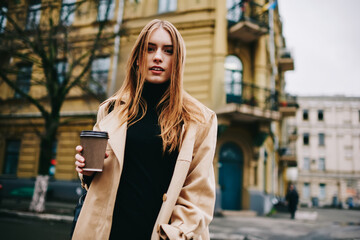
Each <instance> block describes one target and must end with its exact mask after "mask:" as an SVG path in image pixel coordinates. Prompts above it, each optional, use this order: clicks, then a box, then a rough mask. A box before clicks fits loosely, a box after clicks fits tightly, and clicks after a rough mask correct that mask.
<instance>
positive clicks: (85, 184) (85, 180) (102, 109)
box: [79, 101, 107, 190]
mask: <svg viewBox="0 0 360 240" xmlns="http://www.w3.org/2000/svg"><path fill="white" fill-rule="evenodd" d="M106 102H107V101H105V102H104V103H102V104H101V105H100V106H99V110H98V112H97V117H96V123H95V125H94V127H93V130H94V131H97V130H98V127H97V126H98V123H99V122H100V120H101V119H103V118H104V117H105V116H106V105H107V104H106ZM79 178H80V181H81V186H82V188H84V189H86V190H89V187H90V183H91V181H92V179H93V176H92V177H87V176H84V175H82V174H81V173H79Z"/></svg>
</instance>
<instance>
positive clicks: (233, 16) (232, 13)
mask: <svg viewBox="0 0 360 240" xmlns="http://www.w3.org/2000/svg"><path fill="white" fill-rule="evenodd" d="M243 4H244V1H241V0H227V1H226V8H227V10H228V12H227V16H226V18H227V20H229V21H230V22H233V23H236V22H238V21H240V19H241V18H242V17H243V12H244V9H243Z"/></svg>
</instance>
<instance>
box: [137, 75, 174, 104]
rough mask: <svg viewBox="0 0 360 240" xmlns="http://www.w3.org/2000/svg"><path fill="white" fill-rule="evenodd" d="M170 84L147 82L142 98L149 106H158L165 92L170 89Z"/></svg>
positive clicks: (168, 82)
mask: <svg viewBox="0 0 360 240" xmlns="http://www.w3.org/2000/svg"><path fill="white" fill-rule="evenodd" d="M169 84H170V81H166V82H164V83H160V84H155V83H149V82H145V83H144V87H143V91H142V95H141V96H142V97H143V99H144V100H145V101H146V103H147V104H148V105H157V104H158V103H159V102H160V100H161V98H162V96H163V95H164V93H165V91H166V90H167V89H168V88H169Z"/></svg>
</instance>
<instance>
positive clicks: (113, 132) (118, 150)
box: [99, 111, 127, 167]
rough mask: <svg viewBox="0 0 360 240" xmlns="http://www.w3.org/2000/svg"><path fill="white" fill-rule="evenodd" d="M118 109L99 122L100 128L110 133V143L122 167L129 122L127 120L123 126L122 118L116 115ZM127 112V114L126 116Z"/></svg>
mask: <svg viewBox="0 0 360 240" xmlns="http://www.w3.org/2000/svg"><path fill="white" fill-rule="evenodd" d="M116 114H117V111H112V112H111V113H110V114H108V115H107V116H106V117H105V118H103V119H102V120H101V121H100V122H99V128H100V130H101V131H107V132H108V134H109V145H110V147H111V148H112V149H113V151H114V153H115V155H116V158H117V159H118V161H119V163H120V167H121V166H123V162H124V151H125V141H126V130H127V123H126V122H125V123H124V124H122V125H121V126H119V124H120V119H119V117H118V116H116ZM126 114H127V113H126V112H125V116H126Z"/></svg>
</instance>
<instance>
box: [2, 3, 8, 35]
mask: <svg viewBox="0 0 360 240" xmlns="http://www.w3.org/2000/svg"><path fill="white" fill-rule="evenodd" d="M0 8H1V10H0V34H1V33H4V32H5V28H6V24H7V16H6V13H7V12H8V7H7V5H6V4H5V3H2V4H0ZM3 13H4V14H3Z"/></svg>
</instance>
